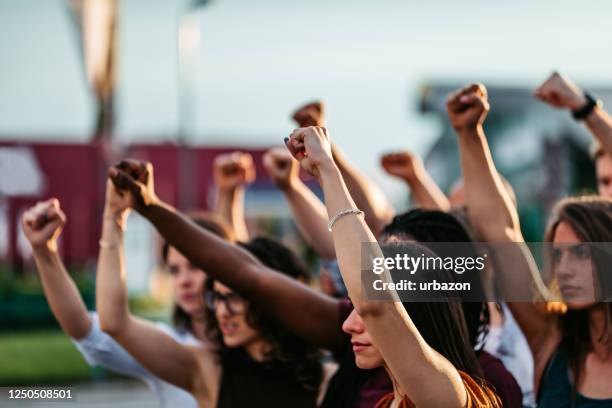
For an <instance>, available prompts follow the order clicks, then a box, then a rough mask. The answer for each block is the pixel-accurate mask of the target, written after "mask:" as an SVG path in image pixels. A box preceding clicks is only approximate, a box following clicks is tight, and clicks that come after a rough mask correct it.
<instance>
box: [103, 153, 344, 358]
mask: <svg viewBox="0 0 612 408" xmlns="http://www.w3.org/2000/svg"><path fill="white" fill-rule="evenodd" d="M132 175H135V176H136V177H137V178H136V179H134V178H133V177H132ZM111 178H112V179H113V182H114V183H115V185H116V186H117V187H118V188H119V189H121V190H122V191H126V192H128V191H129V192H130V194H131V195H132V197H133V199H134V201H133V203H132V206H133V207H134V208H135V209H136V210H137V211H138V212H139V213H140V214H141V215H142V216H144V217H145V218H146V219H148V220H149V221H150V222H151V223H152V224H153V225H154V226H155V228H157V230H158V231H159V233H160V234H161V235H162V237H164V239H165V240H166V241H168V243H169V244H170V245H171V246H173V247H174V248H176V249H177V250H178V251H179V252H181V253H182V254H183V255H184V256H185V257H186V258H187V259H189V261H190V262H191V263H192V264H193V265H195V266H197V267H198V268H201V269H203V270H205V271H206V273H208V275H209V276H210V277H212V278H213V279H216V280H218V281H220V282H222V283H223V284H225V285H227V286H229V287H231V288H232V289H233V290H235V291H237V292H238V293H240V294H242V295H243V296H245V297H247V298H249V299H250V300H252V301H253V302H256V303H257V304H258V305H261V307H262V308H264V309H265V310H266V312H268V313H270V315H271V316H274V317H275V318H276V319H277V320H278V321H279V322H280V323H281V324H283V325H284V326H285V327H287V328H288V329H289V330H291V331H292V332H294V333H295V334H296V335H298V336H300V337H302V338H304V339H306V340H307V341H310V342H311V343H312V344H315V345H317V346H320V347H326V348H335V347H339V346H341V345H342V342H343V339H344V334H343V333H342V330H341V327H340V308H339V301H337V300H336V299H333V298H332V297H330V296H326V295H323V294H321V293H319V292H317V291H315V290H314V289H311V288H309V287H308V286H306V285H304V284H302V283H300V282H298V281H296V280H294V279H291V278H290V277H288V276H285V275H283V274H281V273H278V272H275V271H273V270H271V269H269V268H267V267H266V266H265V265H263V264H262V263H261V262H260V261H259V260H258V259H256V258H255V257H254V256H253V255H251V254H250V253H249V252H248V251H246V250H244V249H242V248H241V247H239V246H238V245H235V244H233V243H230V242H227V241H224V240H223V239H221V238H219V237H217V236H215V235H214V234H211V233H209V232H208V231H206V230H204V229H203V228H200V227H199V226H197V225H196V224H195V223H193V222H191V221H190V220H189V219H188V218H186V217H185V216H184V215H182V214H181V213H180V212H178V211H177V210H176V209H174V208H172V207H171V206H169V205H167V204H165V203H163V202H162V201H160V200H159V199H158V198H157V196H156V195H155V190H154V186H153V167H152V166H151V164H150V163H142V162H137V161H134V160H125V161H123V162H121V163H120V164H119V165H118V166H116V167H115V168H112V169H111Z"/></svg>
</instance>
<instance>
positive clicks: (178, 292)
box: [23, 185, 233, 407]
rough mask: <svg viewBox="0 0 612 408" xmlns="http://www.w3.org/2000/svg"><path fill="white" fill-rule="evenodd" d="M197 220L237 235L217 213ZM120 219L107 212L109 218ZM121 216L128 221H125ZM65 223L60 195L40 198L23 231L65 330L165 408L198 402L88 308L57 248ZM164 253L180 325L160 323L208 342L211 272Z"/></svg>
mask: <svg viewBox="0 0 612 408" xmlns="http://www.w3.org/2000/svg"><path fill="white" fill-rule="evenodd" d="M111 188H112V185H111ZM192 219H193V220H194V221H195V222H196V223H197V224H198V225H199V226H201V227H202V228H204V229H206V230H207V231H210V232H211V233H214V234H215V235H217V236H219V237H220V238H222V239H227V240H232V239H233V234H232V231H231V229H229V227H227V226H226V225H225V224H223V223H222V222H220V221H219V220H218V219H217V218H216V217H215V216H213V215H211V214H206V213H201V214H197V215H195V216H194V217H193V218H192ZM115 221H116V220H114V219H112V220H109V219H107V217H105V220H104V223H107V222H110V223H114V222H115ZM119 221H120V222H121V223H122V224H121V225H122V226H124V224H123V223H124V222H125V220H119ZM65 222H66V217H65V215H64V213H63V212H62V210H61V208H60V205H59V201H57V200H56V199H51V200H48V201H45V202H40V203H38V204H37V205H36V206H34V207H33V208H31V209H29V210H28V211H26V213H25V214H24V216H23V230H24V233H25V235H26V237H27V238H28V240H29V241H30V243H31V245H32V248H33V254H34V258H35V260H36V264H37V266H38V271H39V274H40V277H41V280H42V282H43V288H44V291H45V296H46V298H47V301H48V302H49V306H50V307H51V310H52V311H53V314H54V316H55V318H56V319H57V320H58V322H59V324H60V326H61V328H62V330H63V331H64V332H65V333H66V334H67V335H68V336H70V338H71V339H72V341H73V343H74V344H75V346H76V347H77V349H78V350H79V352H80V353H81V354H82V355H83V357H84V358H85V360H86V361H87V363H89V364H90V365H91V366H101V367H104V368H105V369H107V370H110V371H114V372H117V373H120V374H123V375H126V376H129V377H134V378H138V379H140V380H142V381H144V382H145V383H146V384H147V385H148V386H149V388H150V389H151V391H152V392H153V393H154V394H155V396H156V397H157V399H158V401H159V404H160V406H161V407H175V406H181V407H195V406H197V403H196V401H195V400H194V399H193V397H192V396H191V395H190V394H189V393H187V392H185V391H184V390H182V389H180V388H177V387H175V386H173V385H172V384H169V383H168V382H166V381H164V380H162V379H161V378H160V377H158V376H156V375H155V374H153V373H152V372H150V371H149V370H147V369H146V368H145V367H143V365H141V364H140V363H139V362H138V361H137V360H136V359H135V358H134V357H133V356H132V355H131V354H130V353H129V352H127V351H126V350H125V349H124V348H123V347H121V345H120V344H119V343H117V342H116V341H115V340H114V339H113V338H112V337H110V336H109V335H108V334H106V333H104V332H103V331H102V330H101V329H100V322H99V317H98V313H96V312H95V311H88V310H87V309H86V307H85V304H84V303H83V299H82V298H81V295H80V294H79V292H78V289H77V288H76V286H75V284H74V282H73V281H72V279H71V278H70V275H68V272H67V271H66V267H65V266H64V264H63V262H62V260H61V258H60V257H59V254H58V251H57V242H56V241H57V239H58V237H59V234H60V233H61V229H62V227H63V225H64V223H65ZM114 225H117V224H114ZM162 255H163V260H164V263H165V266H166V267H167V269H168V270H169V271H170V274H171V283H172V287H173V292H174V295H175V299H176V301H175V305H174V311H173V322H174V326H173V327H170V326H168V325H166V324H164V323H162V322H157V323H156V324H155V325H156V327H157V328H158V329H160V330H163V331H164V332H165V333H167V334H168V335H169V336H172V337H173V338H174V339H175V340H176V341H178V342H181V343H185V344H198V343H200V342H206V341H207V339H206V335H205V330H204V306H203V304H202V301H201V293H202V290H203V286H204V281H205V277H206V275H205V274H204V272H203V271H202V270H201V269H197V268H194V267H193V266H192V265H191V264H190V263H189V261H187V260H186V259H185V258H184V257H183V256H182V255H181V254H180V253H179V252H178V251H176V250H175V249H174V248H171V247H170V246H169V245H167V244H164V246H163V251H162ZM194 294H195V297H194Z"/></svg>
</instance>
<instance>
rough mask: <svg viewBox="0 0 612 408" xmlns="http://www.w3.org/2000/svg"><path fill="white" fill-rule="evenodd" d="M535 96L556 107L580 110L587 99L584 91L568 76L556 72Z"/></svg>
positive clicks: (536, 91)
mask: <svg viewBox="0 0 612 408" xmlns="http://www.w3.org/2000/svg"><path fill="white" fill-rule="evenodd" d="M534 96H535V97H536V98H538V99H540V100H541V101H543V102H546V103H548V104H549V105H552V106H554V107H556V108H565V109H569V110H572V111H575V110H579V109H580V108H582V107H583V106H584V105H585V104H586V103H587V100H586V98H585V96H584V93H583V92H582V91H581V90H580V88H578V86H576V85H575V84H574V83H573V82H572V81H570V80H569V79H568V78H566V77H564V76H562V75H561V74H559V73H558V72H554V73H553V74H552V75H551V76H550V77H549V78H548V79H547V80H546V81H544V83H543V84H542V85H540V87H539V88H538V89H536V90H535V92H534Z"/></svg>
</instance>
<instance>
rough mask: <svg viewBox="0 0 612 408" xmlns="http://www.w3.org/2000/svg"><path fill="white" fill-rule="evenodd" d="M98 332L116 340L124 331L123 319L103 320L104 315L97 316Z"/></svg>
mask: <svg viewBox="0 0 612 408" xmlns="http://www.w3.org/2000/svg"><path fill="white" fill-rule="evenodd" d="M99 317H100V330H102V331H103V332H104V333H106V334H108V335H109V336H111V337H112V338H117V337H119V336H121V334H122V333H123V332H124V331H125V319H119V318H116V317H115V318H110V319H109V318H105V316H104V313H100V314H99Z"/></svg>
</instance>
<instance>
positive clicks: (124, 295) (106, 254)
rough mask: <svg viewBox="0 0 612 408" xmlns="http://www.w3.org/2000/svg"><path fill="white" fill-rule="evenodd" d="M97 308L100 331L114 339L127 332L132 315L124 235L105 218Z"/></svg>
mask: <svg viewBox="0 0 612 408" xmlns="http://www.w3.org/2000/svg"><path fill="white" fill-rule="evenodd" d="M96 306H97V311H98V315H99V317H100V327H101V328H102V330H104V331H106V332H108V333H109V334H111V335H112V336H113V337H115V336H117V335H120V334H121V333H122V331H125V330H126V327H127V324H128V321H129V319H130V313H129V308H128V291H127V282H126V274H125V260H124V244H123V231H122V229H121V228H120V227H119V226H118V225H117V223H116V222H115V221H114V219H113V217H110V216H105V217H104V221H103V223H102V237H101V239H100V252H99V255H98V271H97V278H96Z"/></svg>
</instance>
